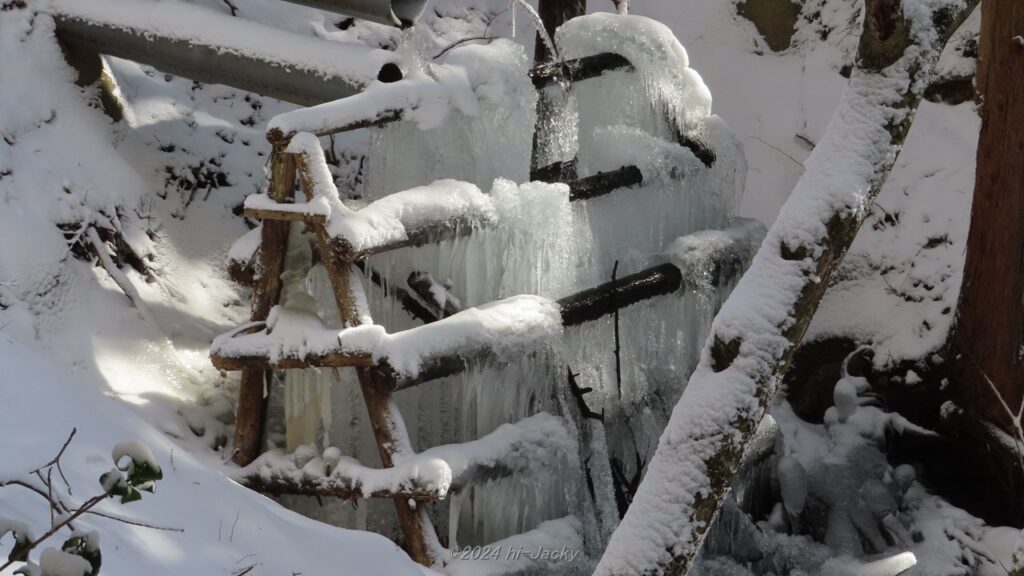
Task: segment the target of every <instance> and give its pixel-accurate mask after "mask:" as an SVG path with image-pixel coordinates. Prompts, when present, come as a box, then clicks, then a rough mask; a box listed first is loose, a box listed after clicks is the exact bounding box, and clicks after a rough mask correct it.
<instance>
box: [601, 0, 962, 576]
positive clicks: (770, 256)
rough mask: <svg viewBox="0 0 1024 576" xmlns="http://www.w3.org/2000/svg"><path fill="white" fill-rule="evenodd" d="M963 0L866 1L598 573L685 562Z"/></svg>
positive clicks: (881, 174)
mask: <svg viewBox="0 0 1024 576" xmlns="http://www.w3.org/2000/svg"><path fill="white" fill-rule="evenodd" d="M974 4H976V2H974V1H968V2H964V1H961V0H945V1H917V0H914V1H910V0H905V1H903V2H900V1H898V0H868V2H867V3H866V8H867V11H866V16H865V21H866V25H865V32H864V34H863V36H862V38H861V44H860V48H859V51H858V62H857V66H856V68H855V69H854V72H853V75H852V77H851V79H850V83H849V86H848V87H847V90H846V92H845V94H844V95H843V98H842V101H841V102H840V104H839V106H838V108H837V110H836V112H835V114H834V116H833V118H832V121H831V123H830V124H829V127H828V129H827V131H826V133H825V136H824V137H823V139H822V141H821V143H820V144H819V145H818V146H817V148H816V149H815V151H814V153H813V154H812V155H811V157H810V158H809V159H808V161H807V171H806V172H805V173H804V175H803V177H802V178H801V179H800V181H799V182H798V183H797V186H796V188H795V189H794V191H793V193H792V194H791V195H790V197H789V199H788V200H787V202H786V204H785V206H784V207H783V209H782V211H781V212H780V214H779V217H778V219H777V220H776V222H775V223H774V225H773V226H772V228H771V230H770V232H769V233H768V236H767V238H766V239H765V241H764V243H763V244H762V245H761V248H760V250H759V251H758V253H757V255H756V256H755V258H754V261H753V264H752V266H751V268H750V270H749V271H748V272H747V273H746V275H745V276H744V277H743V278H742V279H741V280H740V283H739V285H738V286H737V288H736V289H735V290H734V291H733V293H732V295H731V297H730V298H729V300H728V301H727V302H726V303H725V305H724V306H723V308H722V310H721V312H720V313H719V314H718V316H717V317H716V319H715V322H714V325H713V327H712V332H711V335H710V336H709V338H708V341H707V344H706V346H705V349H704V351H703V354H702V357H701V362H700V365H699V366H698V367H697V369H696V371H695V372H694V373H693V375H692V376H691V378H690V382H689V384H688V386H687V388H686V391H685V392H684V394H683V396H682V397H681V398H680V400H679V403H678V404H677V406H676V408H675V410H674V411H673V414H672V417H671V419H670V421H669V424H668V426H667V427H666V429H665V432H664V433H663V434H662V437H661V440H660V442H659V445H658V449H657V452H656V453H655V456H654V458H653V459H652V461H651V464H650V467H649V469H648V471H647V476H646V477H645V478H644V481H643V483H642V485H641V486H640V489H639V491H638V492H637V494H636V497H635V499H634V500H633V503H632V506H631V507H630V509H629V512H628V513H627V514H626V517H625V518H624V519H623V522H622V524H621V525H620V527H619V529H618V530H617V531H616V532H615V534H614V535H613V537H612V540H611V542H610V544H609V546H608V549H607V550H606V552H605V555H604V557H603V558H602V559H601V562H600V564H599V565H598V568H597V571H596V573H597V574H598V575H601V576H604V575H609V574H686V573H688V572H689V570H690V568H691V566H692V564H693V560H694V558H695V557H696V554H697V552H698V551H699V550H700V547H701V544H702V542H703V540H704V536H705V534H706V533H707V531H708V528H709V527H710V526H711V524H712V523H713V522H714V521H715V518H716V517H717V514H718V511H719V508H720V506H721V504H722V500H723V498H724V496H725V494H726V493H727V492H728V490H729V486H730V481H731V479H732V476H733V474H734V473H735V472H736V469H737V466H738V465H739V462H740V458H741V456H742V455H743V451H744V449H745V447H746V445H747V443H748V441H749V440H750V438H751V437H752V436H753V435H754V432H755V430H756V429H757V425H758V423H759V422H760V421H761V419H762V418H763V417H764V415H765V412H766V411H767V408H768V405H769V404H770V403H771V401H772V399H773V397H774V395H775V392H776V389H777V387H778V383H779V381H780V380H781V375H782V374H783V373H785V371H786V368H787V366H788V365H789V362H790V360H791V358H792V355H793V352H794V350H795V348H796V346H797V345H798V344H799V343H800V341H801V340H802V339H803V336H804V333H805V331H806V329H807V326H808V324H809V323H810V320H811V318H812V317H813V315H814V313H815V311H816V310H817V308H818V305H819V303H820V301H821V298H822V296H823V294H824V292H825V287H826V286H827V285H828V280H829V278H830V276H831V275H832V273H833V271H834V269H835V268H836V265H837V264H838V262H839V261H840V260H841V259H842V257H843V255H844V254H845V253H846V250H847V249H848V248H849V246H850V244H851V243H852V242H853V239H854V237H855V236H856V233H857V230H858V228H859V227H860V224H861V222H862V221H863V220H864V218H865V217H866V216H867V214H868V208H869V207H870V205H871V203H872V202H873V200H874V199H875V197H876V196H877V195H878V193H879V191H880V190H881V188H882V186H883V184H884V183H885V180H886V178H887V176H888V175H889V172H890V170H891V169H892V166H893V163H894V162H895V160H896V157H897V155H898V154H899V151H900V148H901V146H902V144H903V141H904V139H905V138H906V135H907V132H908V131H909V129H910V124H911V121H912V119H913V116H914V111H915V110H916V108H917V105H918V104H919V103H920V100H921V98H922V94H923V92H924V88H925V87H926V86H927V84H928V80H929V78H930V76H931V74H932V72H933V69H934V65H935V62H936V60H937V59H938V56H939V53H940V52H941V50H942V47H943V46H944V44H945V42H946V40H947V39H948V38H949V35H950V34H951V33H952V31H953V30H954V29H955V28H956V27H957V25H958V24H959V22H961V21H962V19H963V18H964V17H966V14H967V13H968V11H969V8H971V7H972V6H973V5H974Z"/></svg>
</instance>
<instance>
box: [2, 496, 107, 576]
mask: <svg viewBox="0 0 1024 576" xmlns="http://www.w3.org/2000/svg"><path fill="white" fill-rule="evenodd" d="M106 498H107V493H106V492H104V493H103V494H97V495H96V496H93V497H92V498H89V499H88V500H86V501H85V504H83V505H82V507H81V508H79V509H78V510H75V511H74V512H73V513H72V514H71V515H70V516H68V517H67V518H65V519H63V520H61V521H60V522H57V523H56V524H54V525H53V526H51V527H50V529H49V530H47V531H46V533H45V534H43V535H42V536H40V537H39V538H37V539H36V540H33V541H32V542H29V544H28V545H27V546H26V547H25V548H23V549H22V551H21V552H22V557H23V558H28V553H29V552H31V551H32V550H33V549H34V548H35V547H36V546H39V545H40V544H42V543H43V541H45V540H46V539H48V538H49V537H50V536H53V535H54V534H56V533H57V532H58V531H59V530H60V529H61V528H63V527H65V526H69V525H70V524H71V523H72V522H74V521H75V520H77V519H78V517H79V516H81V515H82V514H85V513H86V512H88V511H89V509H90V508H92V507H93V506H96V505H97V504H99V503H100V502H102V501H103V500H105V499H106ZM21 561H22V560H20V559H10V560H8V561H7V562H6V563H5V564H4V565H3V566H0V572H3V571H4V570H5V569H6V568H8V567H9V566H10V565H11V564H14V563H15V562H21Z"/></svg>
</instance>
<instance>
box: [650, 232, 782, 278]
mask: <svg viewBox="0 0 1024 576" xmlns="http://www.w3.org/2000/svg"><path fill="white" fill-rule="evenodd" d="M732 224H733V225H732V226H730V227H728V228H725V229H721V230H701V231H699V232H694V233H692V234H687V235H686V236H682V237H680V238H677V239H675V240H674V241H673V242H672V243H671V244H670V245H669V247H668V249H667V250H666V251H665V254H666V255H667V256H668V258H669V260H670V261H671V262H672V263H674V264H675V265H676V266H677V267H678V268H679V269H680V270H681V271H682V272H683V282H684V283H685V284H686V285H687V286H690V287H694V288H696V289H697V290H699V291H703V292H704V293H710V292H711V287H712V280H713V273H714V263H715V262H721V261H724V260H726V259H727V258H730V259H731V258H734V259H736V260H738V261H740V262H749V261H750V259H751V258H753V256H754V253H755V252H756V251H757V247H758V246H760V245H761V240H762V239H763V238H764V234H765V228H764V224H761V223H760V222H759V221H757V220H753V219H737V220H736V221H735V222H733V223H732Z"/></svg>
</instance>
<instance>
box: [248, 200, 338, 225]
mask: <svg viewBox="0 0 1024 576" xmlns="http://www.w3.org/2000/svg"><path fill="white" fill-rule="evenodd" d="M287 206H294V204H287ZM245 217H246V218H253V219H255V220H274V221H277V222H306V223H308V224H323V223H325V222H327V217H326V216H324V215H323V214H304V213H302V212H289V211H286V210H264V209H261V208H246V209H245Z"/></svg>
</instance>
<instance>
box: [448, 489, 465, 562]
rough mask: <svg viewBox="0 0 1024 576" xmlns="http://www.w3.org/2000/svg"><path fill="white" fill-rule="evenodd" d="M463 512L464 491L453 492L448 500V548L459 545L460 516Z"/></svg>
mask: <svg viewBox="0 0 1024 576" xmlns="http://www.w3.org/2000/svg"><path fill="white" fill-rule="evenodd" d="M461 512H462V493H461V492H456V493H455V494H452V495H451V497H450V498H449V502H448V548H450V549H453V550H454V549H455V548H458V546H459V541H458V532H459V516H460V514H461Z"/></svg>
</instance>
